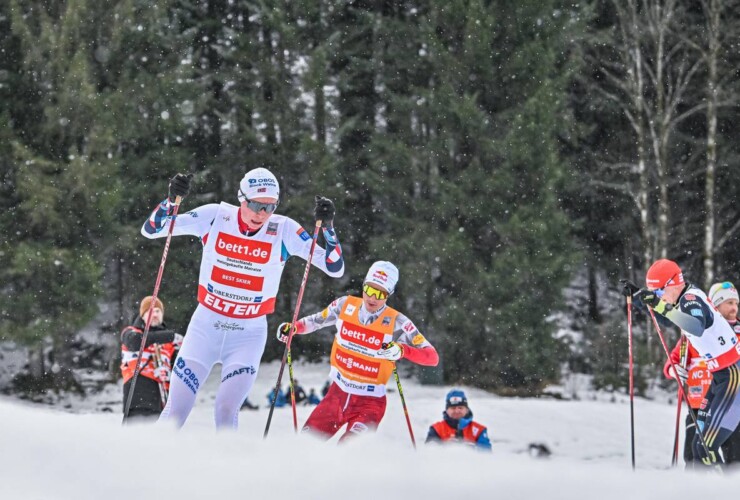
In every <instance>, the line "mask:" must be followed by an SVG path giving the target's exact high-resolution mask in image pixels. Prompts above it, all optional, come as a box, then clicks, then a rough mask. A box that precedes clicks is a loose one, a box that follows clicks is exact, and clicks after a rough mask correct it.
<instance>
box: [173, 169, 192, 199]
mask: <svg viewBox="0 0 740 500" xmlns="http://www.w3.org/2000/svg"><path fill="white" fill-rule="evenodd" d="M192 178H193V174H187V175H185V174H177V175H175V176H174V177H173V178H172V179H170V184H169V195H168V196H169V199H170V201H171V202H173V203H174V202H175V199H176V198H177V197H178V196H182V197H185V196H187V195H188V193H189V192H190V181H191V180H192Z"/></svg>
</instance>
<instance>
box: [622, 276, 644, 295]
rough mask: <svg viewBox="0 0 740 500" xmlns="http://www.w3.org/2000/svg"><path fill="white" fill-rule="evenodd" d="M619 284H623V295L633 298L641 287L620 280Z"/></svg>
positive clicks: (628, 281)
mask: <svg viewBox="0 0 740 500" xmlns="http://www.w3.org/2000/svg"><path fill="white" fill-rule="evenodd" d="M619 282H620V283H621V284H622V295H624V296H625V297H632V296H633V295H634V294H636V293H637V292H639V291H640V287H639V286H637V285H635V284H634V283H632V282H631V281H630V280H619Z"/></svg>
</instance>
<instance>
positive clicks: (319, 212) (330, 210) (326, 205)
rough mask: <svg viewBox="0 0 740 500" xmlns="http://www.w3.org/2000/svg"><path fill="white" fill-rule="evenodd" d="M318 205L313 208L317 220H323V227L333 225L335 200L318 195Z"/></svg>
mask: <svg viewBox="0 0 740 500" xmlns="http://www.w3.org/2000/svg"><path fill="white" fill-rule="evenodd" d="M315 201H316V207H315V208H314V209H313V215H314V219H315V220H320V221H321V227H331V224H332V221H333V220H334V202H333V201H331V200H330V199H329V198H324V197H323V196H316V200H315Z"/></svg>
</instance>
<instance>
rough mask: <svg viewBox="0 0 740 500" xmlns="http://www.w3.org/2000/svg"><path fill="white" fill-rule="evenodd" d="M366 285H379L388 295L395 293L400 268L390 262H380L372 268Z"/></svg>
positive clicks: (366, 278)
mask: <svg viewBox="0 0 740 500" xmlns="http://www.w3.org/2000/svg"><path fill="white" fill-rule="evenodd" d="M364 283H372V284H374V285H378V286H380V287H382V288H383V289H385V290H386V291H387V292H388V293H393V291H394V290H395V289H396V284H397V283H398V268H397V267H396V266H394V265H393V264H391V263H390V262H386V261H384V260H379V261H378V262H376V263H374V264H373V265H372V266H370V270H368V272H367V276H365V281H364Z"/></svg>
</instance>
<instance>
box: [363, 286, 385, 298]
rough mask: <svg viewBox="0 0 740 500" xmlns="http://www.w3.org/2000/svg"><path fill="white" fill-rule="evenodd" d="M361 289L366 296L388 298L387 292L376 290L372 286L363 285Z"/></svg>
mask: <svg viewBox="0 0 740 500" xmlns="http://www.w3.org/2000/svg"><path fill="white" fill-rule="evenodd" d="M362 291H363V292H365V293H366V294H367V296H368V297H374V298H376V299H378V300H385V299H387V298H388V292H384V291H382V290H378V289H377V288H373V287H371V286H370V285H365V286H363V287H362Z"/></svg>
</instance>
